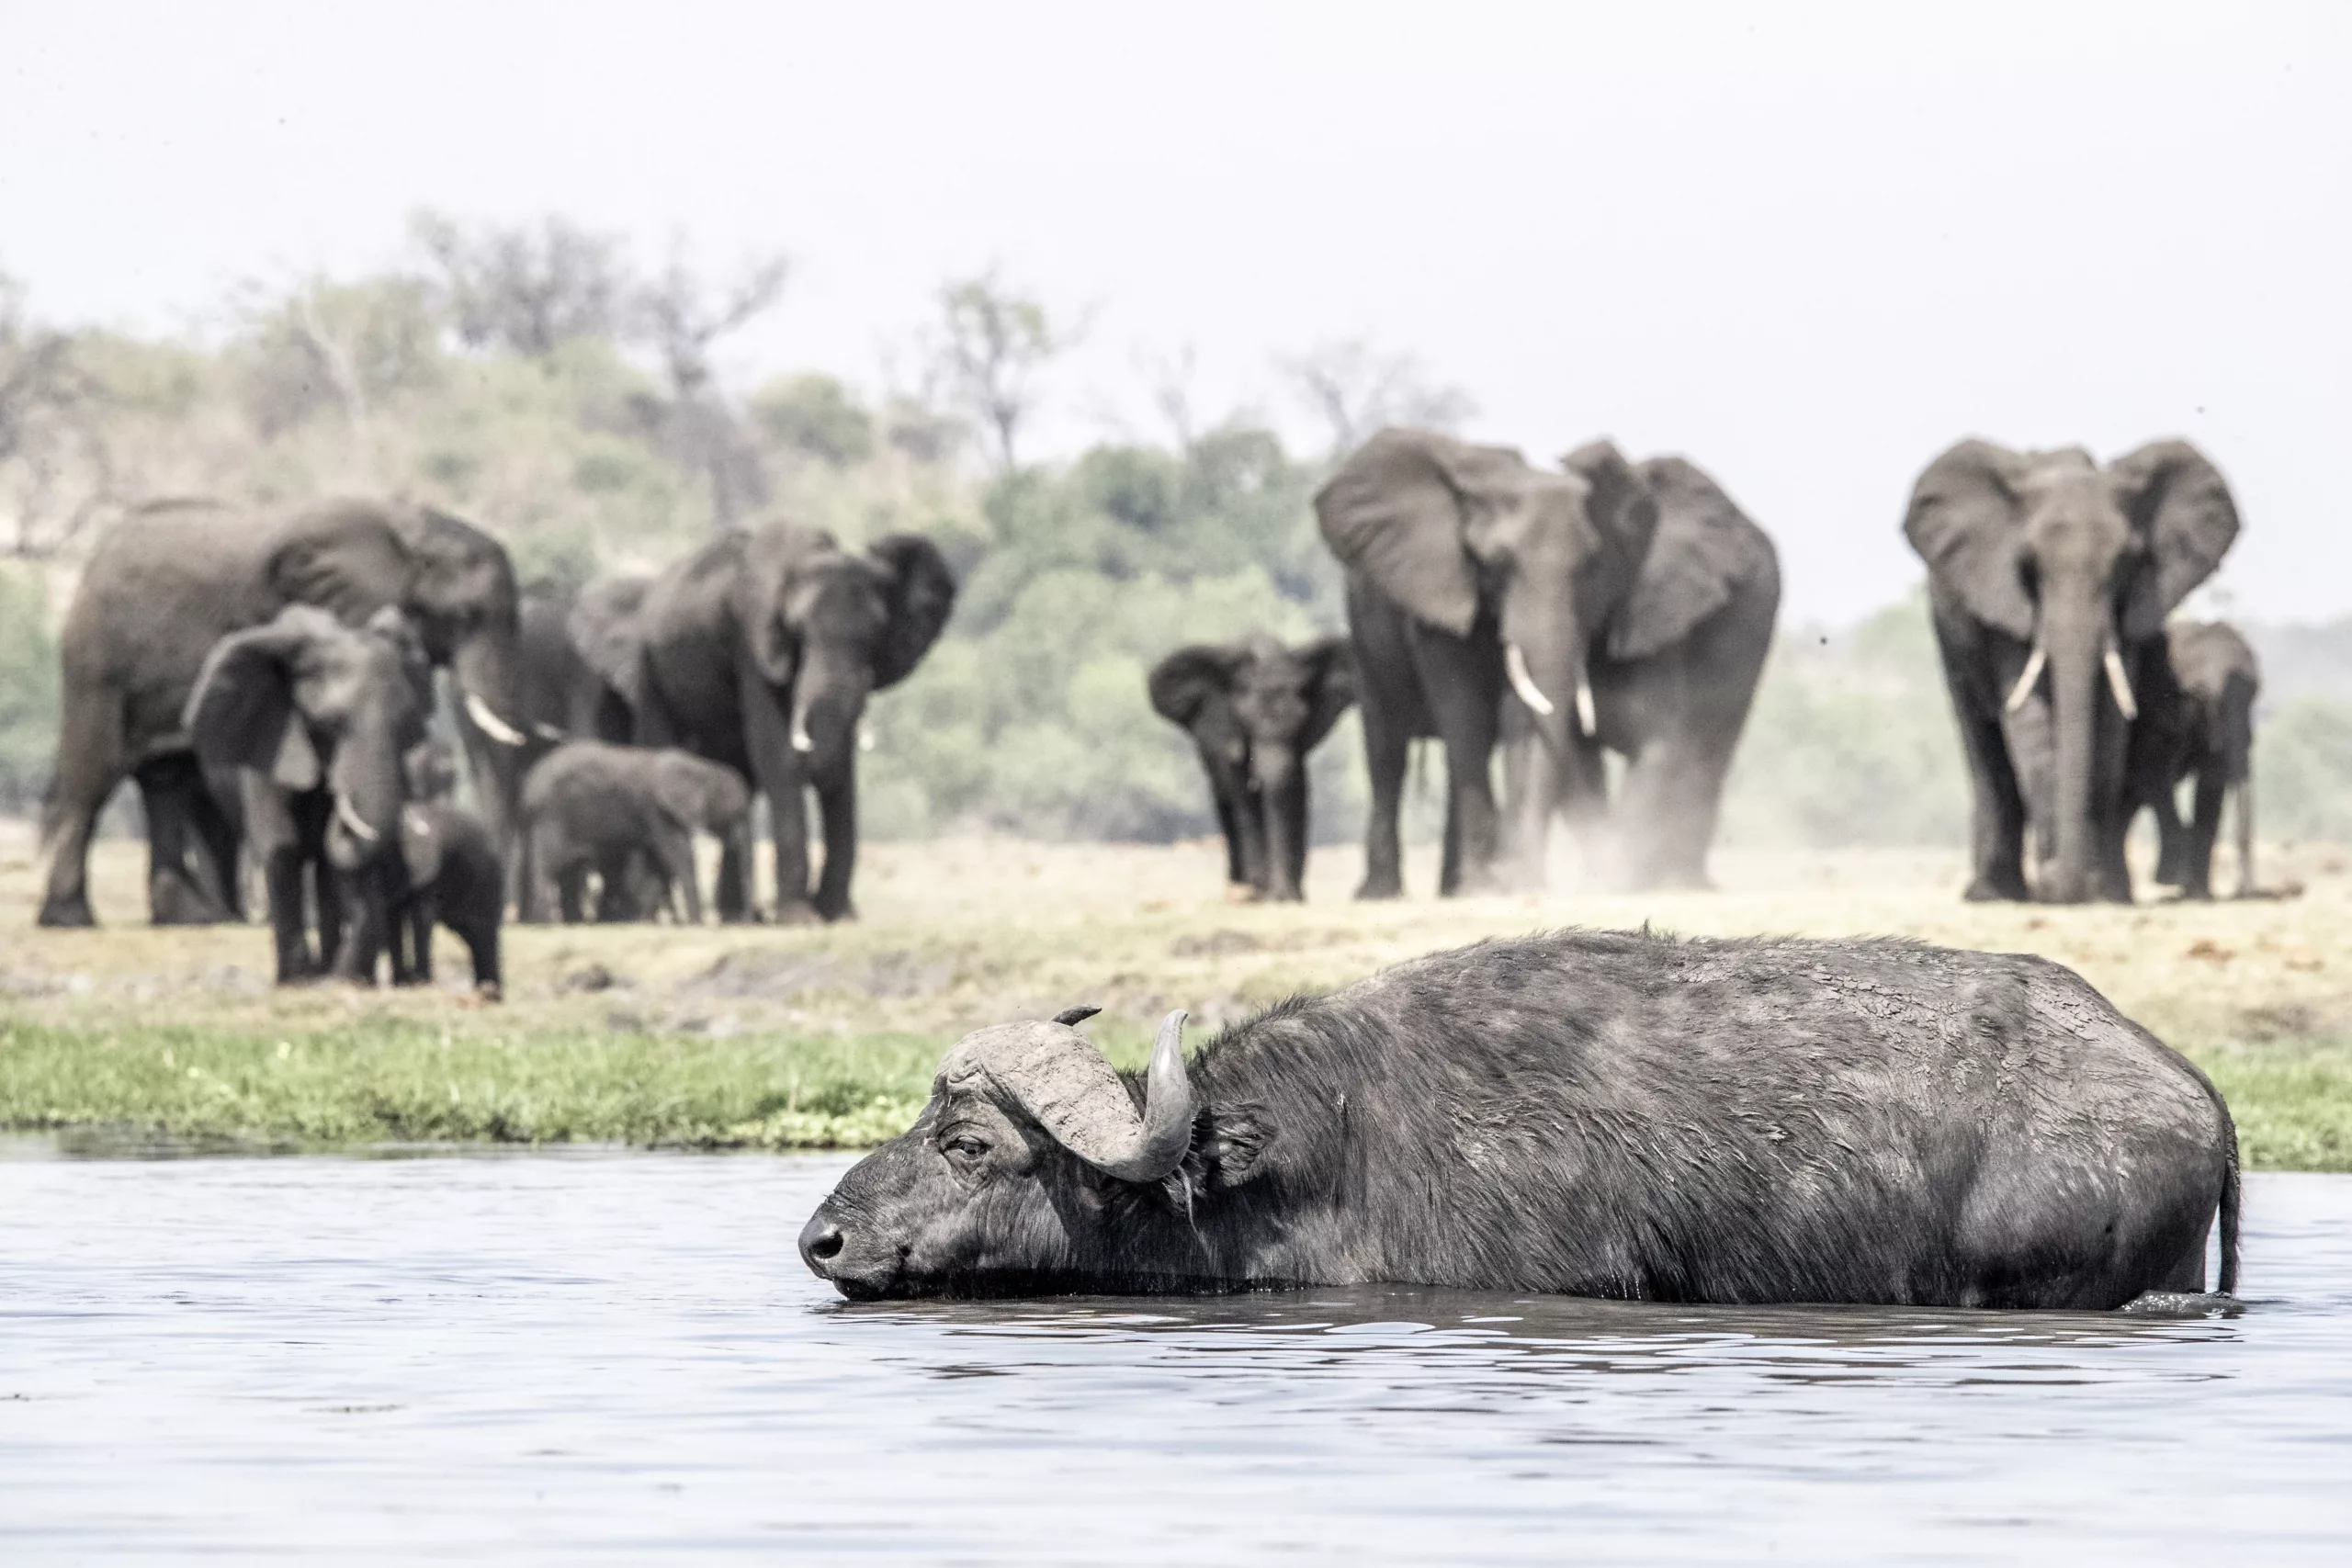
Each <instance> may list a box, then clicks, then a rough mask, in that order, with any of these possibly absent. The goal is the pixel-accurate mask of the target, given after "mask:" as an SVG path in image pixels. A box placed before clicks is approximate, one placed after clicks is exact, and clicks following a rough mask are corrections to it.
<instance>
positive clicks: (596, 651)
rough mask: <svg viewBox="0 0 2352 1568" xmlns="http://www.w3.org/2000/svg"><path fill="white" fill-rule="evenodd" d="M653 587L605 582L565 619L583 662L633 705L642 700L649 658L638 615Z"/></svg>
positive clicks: (646, 580) (629, 580)
mask: <svg viewBox="0 0 2352 1568" xmlns="http://www.w3.org/2000/svg"><path fill="white" fill-rule="evenodd" d="M652 585H653V580H652V579H651V578H650V577H625V578H620V579H617V580H616V581H611V582H604V583H599V584H597V585H596V586H595V587H594V588H591V589H590V590H588V592H585V593H582V595H581V596H580V602H579V603H578V604H574V605H573V606H572V607H571V613H570V614H569V615H565V616H564V620H563V630H564V637H565V638H566V639H567V640H568V641H570V642H571V647H572V650H573V651H574V652H576V653H577V654H579V655H580V661H581V662H582V663H583V664H585V665H587V666H588V668H589V670H590V671H593V672H594V674H595V676H596V678H597V679H598V680H600V681H602V682H604V683H605V685H607V686H609V687H611V688H612V689H613V690H614V691H616V692H617V693H619V694H620V695H621V699H622V701H624V702H626V703H628V704H629V705H631V706H634V705H636V704H637V702H638V701H639V691H640V684H641V681H642V672H643V668H644V667H643V665H642V663H641V662H640V660H642V659H643V657H644V653H645V635H644V632H643V631H642V629H641V628H640V627H639V625H638V620H637V611H638V606H639V605H640V604H644V603H645V593H646V590H647V589H649V588H650V587H651V586H652Z"/></svg>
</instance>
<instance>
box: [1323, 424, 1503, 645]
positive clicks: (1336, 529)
mask: <svg viewBox="0 0 2352 1568" xmlns="http://www.w3.org/2000/svg"><path fill="white" fill-rule="evenodd" d="M1531 472H1532V470H1531V469H1529V468H1528V467H1527V463H1526V461H1525V459H1523V458H1522V457H1520V455H1519V454H1518V453H1517V452H1514V451H1511V450H1510V449H1509V448H1507V447H1501V446H1471V445H1470V444H1469V443H1467V442H1464V441H1456V440H1454V439H1453V437H1452V436H1450V435H1439V434H1435V433H1434V432H1431V431H1426V430H1384V431H1381V432H1380V433H1379V434H1376V435H1374V436H1373V438H1372V439H1371V440H1369V441H1367V442H1365V443H1364V444H1363V446H1359V447H1357V448H1356V449H1355V451H1354V452H1353V453H1351V454H1350V456H1349V457H1348V460H1347V461H1346V462H1344V463H1342V464H1340V470H1339V472H1337V473H1335V474H1333V475H1332V476H1331V478H1330V479H1329V482H1328V483H1326V484H1325V485H1324V486H1323V488H1322V489H1321V490H1319V491H1316V493H1315V519H1316V523H1317V525H1318V526H1319V527H1320V528H1321V529H1322V533H1323V542H1324V543H1325V544H1327V545H1329V547H1330V549H1331V553H1332V554H1333V555H1334V556H1336V557H1338V558H1339V561H1340V565H1341V566H1342V567H1345V568H1346V569H1347V570H1350V571H1351V572H1359V573H1362V574H1363V576H1364V577H1365V578H1367V579H1369V580H1370V581H1372V583H1373V584H1374V586H1375V587H1377V588H1378V589H1379V590H1380V592H1383V593H1385V594H1386V595H1387V596H1388V597H1389V598H1390V599H1392V600H1394V601H1396V602H1397V604H1400V605H1402V606H1403V607H1404V609H1405V611H1406V613H1407V614H1408V615H1411V616H1412V617H1413V618H1414V619H1415V620H1417V621H1419V622H1422V623H1423V624H1425V625H1428V626H1436V627H1438V628H1440V629H1441V630H1443V631H1448V632H1451V633H1453V635H1454V636H1456V637H1467V636H1469V635H1470V628H1471V626H1472V625H1473V624H1474V623H1475V622H1476V620H1477V618H1478V563H1477V561H1476V558H1474V557H1473V556H1472V555H1471V553H1470V547H1469V538H1468V531H1469V530H1470V528H1471V527H1472V526H1473V525H1474V523H1476V521H1477V520H1479V519H1480V518H1482V517H1488V516H1491V515H1492V514H1493V513H1495V512H1497V511H1498V510H1500V509H1504V508H1508V507H1509V506H1510V505H1511V504H1512V502H1514V501H1515V500H1516V499H1517V497H1518V495H1519V492H1520V491H1521V490H1522V489H1523V488H1524V486H1525V484H1526V482H1527V476H1528V475H1529V474H1530V473H1531Z"/></svg>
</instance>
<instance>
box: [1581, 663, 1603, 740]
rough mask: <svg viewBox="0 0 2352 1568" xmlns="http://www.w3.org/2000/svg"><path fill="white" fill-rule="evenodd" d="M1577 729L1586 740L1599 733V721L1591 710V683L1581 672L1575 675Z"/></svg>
mask: <svg viewBox="0 0 2352 1568" xmlns="http://www.w3.org/2000/svg"><path fill="white" fill-rule="evenodd" d="M1577 728H1578V729H1581V730H1583V731H1584V738H1585V739H1587V740H1589V739H1592V738H1593V737H1594V736H1596V735H1598V734H1600V718H1599V716H1597V715H1595V714H1594V712H1593V710H1592V682H1590V681H1589V680H1587V679H1586V678H1585V676H1584V674H1583V672H1582V671H1578V672H1577Z"/></svg>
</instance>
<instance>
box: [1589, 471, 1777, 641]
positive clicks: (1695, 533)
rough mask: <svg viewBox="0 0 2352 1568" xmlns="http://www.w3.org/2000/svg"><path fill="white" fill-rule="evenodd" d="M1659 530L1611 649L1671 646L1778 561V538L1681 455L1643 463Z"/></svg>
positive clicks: (1615, 623)
mask: <svg viewBox="0 0 2352 1568" xmlns="http://www.w3.org/2000/svg"><path fill="white" fill-rule="evenodd" d="M1640 473H1641V478H1642V482H1643V485H1644V487H1645V489H1646V490H1647V491H1648V492H1649V493H1650V495H1651V496H1653V497H1654V498H1656V501H1657V508H1656V515H1657V530H1656V532H1655V533H1654V534H1653V535H1652V536H1651V537H1650V543H1649V550H1648V553H1647V554H1646V555H1645V556H1644V557H1642V558H1641V566H1640V569H1639V571H1638V572H1637V574H1636V575H1635V577H1634V589H1633V592H1632V593H1631V594H1629V595H1628V596H1627V597H1626V600H1625V603H1624V605H1623V607H1622V608H1621V609H1620V610H1619V611H1618V613H1617V615H1616V616H1615V618H1614V619H1613V620H1612V621H1611V623H1610V627H1609V656H1610V657H1611V658H1612V659H1643V658H1646V657H1648V656H1649V655H1651V654H1654V653H1657V652H1660V651H1661V650H1663V649H1668V648H1671V647H1673V646H1674V645H1675V644H1677V643H1679V642H1680V641H1681V640H1682V639H1683V638H1685V637H1689V636H1690V635H1691V631H1692V630H1693V628H1695V627H1696V626H1698V625H1699V624H1700V623H1701V622H1702V621H1704V620H1705V619H1706V618H1707V617H1708V616H1710V615H1713V614H1714V613H1715V612H1716V611H1718V610H1720V609H1722V608H1723V607H1724V605H1725V604H1729V603H1730V602H1731V596H1732V595H1733V593H1735V592H1737V591H1738V589H1739V587H1740V585H1741V584H1742V583H1743V582H1745V581H1747V580H1748V579H1750V578H1752V577H1755V576H1756V575H1758V573H1759V572H1761V571H1764V570H1770V567H1771V565H1772V559H1773V557H1772V542H1771V541H1770V539H1768V538H1766V537H1765V536H1764V533H1763V530H1761V529H1759V528H1758V527H1757V526H1756V525H1755V524H1753V523H1751V522H1749V521H1748V520H1747V517H1746V516H1744V515H1742V514H1741V513H1740V510H1739V508H1738V507H1736V506H1735V505H1733V504H1732V499H1731V497H1729V496H1727V495H1725V494H1724V492H1723V491H1722V490H1721V489H1720V488H1718V487H1717V485H1716V484H1715V482H1714V480H1713V479H1709V478H1708V477H1707V476H1706V475H1705V474H1703V473H1701V472H1700V471H1699V469H1698V468H1697V466H1696V465H1694V464H1692V463H1691V462H1689V461H1688V460H1686V459H1684V458H1681V457H1652V458H1650V459H1649V460H1648V461H1647V462H1645V463H1644V464H1642V465H1641V469H1640Z"/></svg>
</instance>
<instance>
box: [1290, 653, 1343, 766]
mask: <svg viewBox="0 0 2352 1568" xmlns="http://www.w3.org/2000/svg"><path fill="white" fill-rule="evenodd" d="M1298 661H1299V662H1300V663H1301V664H1304V665H1306V671H1307V697H1306V729H1305V730H1304V731H1302V732H1301V733H1300V735H1299V738H1298V750H1299V752H1300V754H1301V757H1302V758H1303V757H1304V756H1305V754H1306V752H1308V751H1311V750H1314V749H1315V748H1316V747H1317V746H1318V745H1320V744H1321V743H1322V740H1323V738H1324V737H1325V736H1327V735H1329V734H1330V733H1331V727H1332V726H1333V725H1335V724H1337V723H1339V722H1340V715H1341V714H1344V713H1346V712H1347V711H1348V709H1349V707H1350V706H1351V705H1353V704H1354V702H1355V700H1356V660H1355V651H1354V649H1351V647H1350V646H1349V644H1348V639H1347V638H1346V637H1317V638H1316V639H1315V640H1314V641H1313V642H1310V643H1308V644H1307V645H1306V647H1305V648H1302V649H1299V650H1298Z"/></svg>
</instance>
